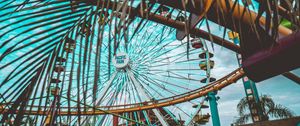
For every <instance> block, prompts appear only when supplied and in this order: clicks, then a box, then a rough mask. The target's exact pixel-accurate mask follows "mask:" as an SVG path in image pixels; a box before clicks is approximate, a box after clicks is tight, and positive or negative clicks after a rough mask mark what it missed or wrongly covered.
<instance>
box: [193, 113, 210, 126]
mask: <svg viewBox="0 0 300 126" xmlns="http://www.w3.org/2000/svg"><path fill="white" fill-rule="evenodd" d="M209 118H210V114H209V113H207V114H205V115H200V114H197V115H196V116H195V117H194V118H193V121H194V122H195V123H197V124H205V123H208V122H209Z"/></svg>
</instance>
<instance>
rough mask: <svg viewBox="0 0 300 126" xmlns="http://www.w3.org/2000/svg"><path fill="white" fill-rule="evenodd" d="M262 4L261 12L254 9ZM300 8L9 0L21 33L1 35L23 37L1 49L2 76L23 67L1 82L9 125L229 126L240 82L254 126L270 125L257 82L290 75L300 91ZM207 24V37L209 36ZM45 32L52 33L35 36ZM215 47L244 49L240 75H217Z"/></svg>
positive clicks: (178, 0)
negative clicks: (226, 106) (222, 101)
mask: <svg viewBox="0 0 300 126" xmlns="http://www.w3.org/2000/svg"><path fill="white" fill-rule="evenodd" d="M254 2H255V3H257V4H258V5H260V6H259V7H260V8H259V10H258V12H256V11H255V10H251V9H249V8H250V6H253V5H252V4H253V3H254ZM271 3H272V6H274V5H277V4H278V6H276V8H272V7H271V8H268V9H271V10H272V11H271V12H270V11H266V10H268V9H266V6H264V5H265V4H271ZM279 3H280V4H279ZM297 4H299V6H300V3H299V2H297V1H293V0H282V1H281V0H280V2H278V3H274V2H270V3H268V2H266V1H262V0H257V1H254V0H253V1H252V0H242V1H238V0H172V1H170V0H140V1H134V0H119V1H115V0H112V1H110V0H47V1H41V0H40V1H31V0H29V1H27V0H23V1H22V2H20V3H14V2H13V1H12V0H7V1H4V2H3V3H1V4H0V7H1V8H2V9H0V15H1V16H2V17H1V18H0V22H5V21H6V20H8V19H14V20H12V22H11V23H10V24H4V25H3V26H2V25H0V29H1V30H3V29H5V28H7V27H13V30H6V31H5V30H4V32H3V33H1V34H0V38H3V37H4V36H5V35H6V34H10V33H11V32H12V31H14V30H16V29H17V30H20V33H17V34H16V35H15V36H13V37H8V38H6V39H2V40H3V42H1V43H0V50H1V55H0V63H1V64H0V70H2V71H3V69H7V68H11V67H12V66H13V65H15V67H14V69H13V70H12V71H10V73H8V74H7V75H5V76H3V77H1V78H3V79H2V80H0V89H1V90H0V95H1V97H0V113H1V115H0V123H1V124H2V125H43V126H52V125H61V126H69V125H105V126H106V125H113V126H133V125H134V126H136V125H162V126H194V125H205V124H207V123H208V122H209V121H211V122H212V124H213V125H214V126H220V125H221V122H220V119H219V113H218V104H217V101H218V99H219V98H220V96H217V95H218V91H220V90H221V89H223V88H225V87H227V86H229V85H231V84H233V83H235V82H237V81H238V80H239V79H242V81H243V85H244V91H245V94H246V97H247V100H248V104H249V111H250V112H251V117H252V120H253V122H262V121H266V120H267V118H266V117H265V116H263V115H264V114H263V107H262V106H261V104H260V101H259V95H258V91H257V89H256V85H255V82H260V81H263V80H266V79H268V78H272V77H274V76H277V75H280V74H282V75H283V76H285V77H287V78H288V79H291V80H293V81H294V82H296V83H298V84H300V78H299V77H298V76H297V75H295V74H293V73H291V72H289V71H291V70H294V69H296V68H299V67H300V58H295V57H299V56H298V55H299V54H300V41H299V40H300V33H299V32H298V28H299V26H300V20H299V15H300V14H299V13H300V10H299V8H297V7H299V6H298V5H297ZM290 6H293V7H292V8H293V9H291V7H290ZM294 6H295V7H294ZM275 10H276V11H275ZM297 11H298V12H297ZM263 13H265V14H263ZM274 15H280V17H282V18H283V19H284V21H283V23H281V24H280V23H279V21H278V19H277V20H275V19H273V18H278V17H275V16H274ZM272 16H273V17H272ZM209 22H213V23H215V24H216V25H218V27H223V28H224V29H225V30H224V34H222V35H223V36H221V37H219V36H217V35H215V34H213V33H211V32H210V28H209V27H210V26H209ZM20 24H21V25H20ZM203 24H206V26H207V27H208V30H207V31H205V30H202V29H200V26H202V25H203ZM39 28H44V29H46V30H40V31H37V32H36V33H33V32H31V31H33V30H35V29H39ZM228 31H229V32H228ZM222 33H223V31H222ZM226 35H227V36H228V38H229V40H227V39H225V38H226V37H225V36H226ZM0 40H1V39H0ZM208 41H210V42H211V43H210V42H208ZM209 44H212V47H210V46H209ZM213 44H217V45H219V46H222V47H225V48H226V49H228V50H231V51H233V52H235V53H236V57H237V62H238V64H239V67H238V69H236V70H234V71H232V72H231V73H229V74H228V75H226V76H224V77H222V78H218V79H217V78H214V77H213V75H214V73H213V72H212V70H213V69H214V68H215V67H216V66H215V65H216V64H218V62H215V61H214V58H215V54H214V47H213ZM2 50H3V51H2ZM22 51H24V52H25V53H22V54H21V56H19V57H14V53H15V52H22ZM9 58H11V59H9ZM0 72H1V71H0ZM186 107H188V108H187V109H185V108H186ZM205 109H206V110H207V111H209V112H210V113H204V111H205ZM299 124H300V121H299Z"/></svg>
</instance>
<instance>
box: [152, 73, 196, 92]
mask: <svg viewBox="0 0 300 126" xmlns="http://www.w3.org/2000/svg"><path fill="white" fill-rule="evenodd" d="M148 74H151V73H148ZM151 75H152V74H151ZM156 76H158V75H156ZM159 78H162V77H161V76H159ZM153 79H154V80H157V81H159V82H162V83H165V84H167V85H170V86H173V87H178V88H180V89H185V90H188V91H191V90H192V89H189V88H186V87H183V86H180V85H177V84H174V83H170V82H167V81H164V80H161V79H157V78H153Z"/></svg>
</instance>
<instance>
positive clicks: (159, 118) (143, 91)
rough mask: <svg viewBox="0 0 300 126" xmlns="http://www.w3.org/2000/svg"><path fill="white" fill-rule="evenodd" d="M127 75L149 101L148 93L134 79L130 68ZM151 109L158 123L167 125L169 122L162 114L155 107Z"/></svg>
mask: <svg viewBox="0 0 300 126" xmlns="http://www.w3.org/2000/svg"><path fill="white" fill-rule="evenodd" d="M128 75H129V77H130V79H131V80H132V81H133V84H134V85H135V87H137V89H138V91H140V93H141V94H142V95H143V96H144V97H145V99H146V100H147V101H150V100H151V97H150V96H149V95H148V94H146V92H145V90H144V88H143V87H142V86H141V84H140V83H138V81H137V80H136V79H135V77H134V74H133V73H132V72H131V70H128ZM152 111H153V113H154V114H155V115H156V116H157V118H158V120H159V121H160V123H161V124H162V125H163V126H169V124H168V123H167V122H166V120H165V119H164V117H163V116H162V114H161V113H160V112H159V111H158V110H157V109H153V110H152Z"/></svg>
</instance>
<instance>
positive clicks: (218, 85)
mask: <svg viewBox="0 0 300 126" xmlns="http://www.w3.org/2000/svg"><path fill="white" fill-rule="evenodd" d="M243 76H244V71H243V69H242V68H238V69H237V70H235V71H233V72H232V73H230V74H228V75H227V76H225V77H223V78H221V79H219V80H217V81H215V82H212V83H210V84H208V85H206V86H204V87H201V88H199V89H196V90H193V91H190V92H188V93H184V94H180V95H176V96H173V97H169V98H164V99H158V100H155V101H149V102H144V103H143V104H142V105H141V103H137V104H131V105H130V106H129V105H126V106H122V105H119V106H110V107H109V109H108V110H101V109H94V110H89V111H84V110H83V111H81V112H78V111H77V110H78V109H77V108H76V107H74V108H73V109H76V110H73V111H68V110H67V108H61V111H60V112H58V113H57V114H58V115H61V116H75V115H78V114H79V113H80V115H101V114H107V113H126V112H133V111H141V110H148V109H154V108H160V107H165V106H170V105H174V104H179V103H182V102H186V101H190V100H193V99H196V98H199V97H202V96H205V95H207V94H208V93H209V92H212V91H218V90H221V89H223V88H225V87H227V86H229V85H231V84H233V83H235V82H236V81H237V80H239V79H240V78H242V77H243ZM3 108H4V107H1V108H0V111H1V114H2V113H5V112H7V111H8V110H6V109H3ZM33 108H34V109H33V110H32V111H28V110H25V111H24V114H25V115H46V112H44V111H36V110H35V109H37V106H35V107H33ZM97 108H98V107H97ZM99 108H101V107H99ZM82 109H83V108H82ZM14 113H18V111H15V112H14ZM14 113H11V114H14Z"/></svg>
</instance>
